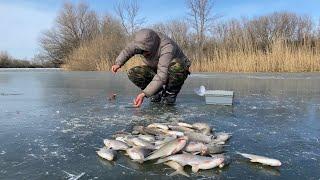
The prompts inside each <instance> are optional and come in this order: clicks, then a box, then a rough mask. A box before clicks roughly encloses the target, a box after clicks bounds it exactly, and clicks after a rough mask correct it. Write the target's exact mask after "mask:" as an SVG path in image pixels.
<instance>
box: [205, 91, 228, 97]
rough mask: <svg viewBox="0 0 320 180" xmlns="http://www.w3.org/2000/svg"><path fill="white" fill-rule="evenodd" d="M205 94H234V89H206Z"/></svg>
mask: <svg viewBox="0 0 320 180" xmlns="http://www.w3.org/2000/svg"><path fill="white" fill-rule="evenodd" d="M205 96H233V91H224V90H206V93H205Z"/></svg>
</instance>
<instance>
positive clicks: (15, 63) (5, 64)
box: [0, 52, 54, 68]
mask: <svg viewBox="0 0 320 180" xmlns="http://www.w3.org/2000/svg"><path fill="white" fill-rule="evenodd" d="M51 67H54V64H52V63H51V62H45V63H40V62H34V61H27V60H18V59H14V58H12V57H11V56H9V55H8V53H7V52H0V68H51Z"/></svg>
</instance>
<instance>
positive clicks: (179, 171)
mask: <svg viewBox="0 0 320 180" xmlns="http://www.w3.org/2000/svg"><path fill="white" fill-rule="evenodd" d="M178 174H181V175H183V176H186V177H190V176H189V175H188V174H187V173H186V172H185V171H184V170H176V171H175V172H173V173H171V174H170V175H169V176H175V175H178Z"/></svg>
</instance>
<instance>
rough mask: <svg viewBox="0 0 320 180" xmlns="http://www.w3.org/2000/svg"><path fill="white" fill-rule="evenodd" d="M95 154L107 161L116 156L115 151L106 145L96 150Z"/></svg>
mask: <svg viewBox="0 0 320 180" xmlns="http://www.w3.org/2000/svg"><path fill="white" fill-rule="evenodd" d="M96 152H97V154H98V155H99V156H100V157H101V158H103V159H106V160H108V161H112V160H113V159H114V157H115V156H116V151H115V150H113V149H108V148H106V147H103V148H100V149H99V151H96Z"/></svg>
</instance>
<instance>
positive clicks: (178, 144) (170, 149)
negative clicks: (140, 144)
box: [145, 136, 188, 161]
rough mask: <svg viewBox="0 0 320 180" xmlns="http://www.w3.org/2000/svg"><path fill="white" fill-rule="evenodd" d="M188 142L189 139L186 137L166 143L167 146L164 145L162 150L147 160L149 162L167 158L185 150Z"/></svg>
mask: <svg viewBox="0 0 320 180" xmlns="http://www.w3.org/2000/svg"><path fill="white" fill-rule="evenodd" d="M187 141H188V137H186V136H183V137H180V138H178V139H175V140H172V141H170V142H168V143H166V144H165V145H163V146H162V147H161V148H159V149H157V150H155V151H154V152H152V154H151V155H150V156H148V157H147V158H146V159H145V160H146V161H147V160H152V159H157V158H161V157H166V156H170V155H172V154H175V153H177V152H179V151H180V150H181V149H183V148H184V146H185V145H186V143H187Z"/></svg>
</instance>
